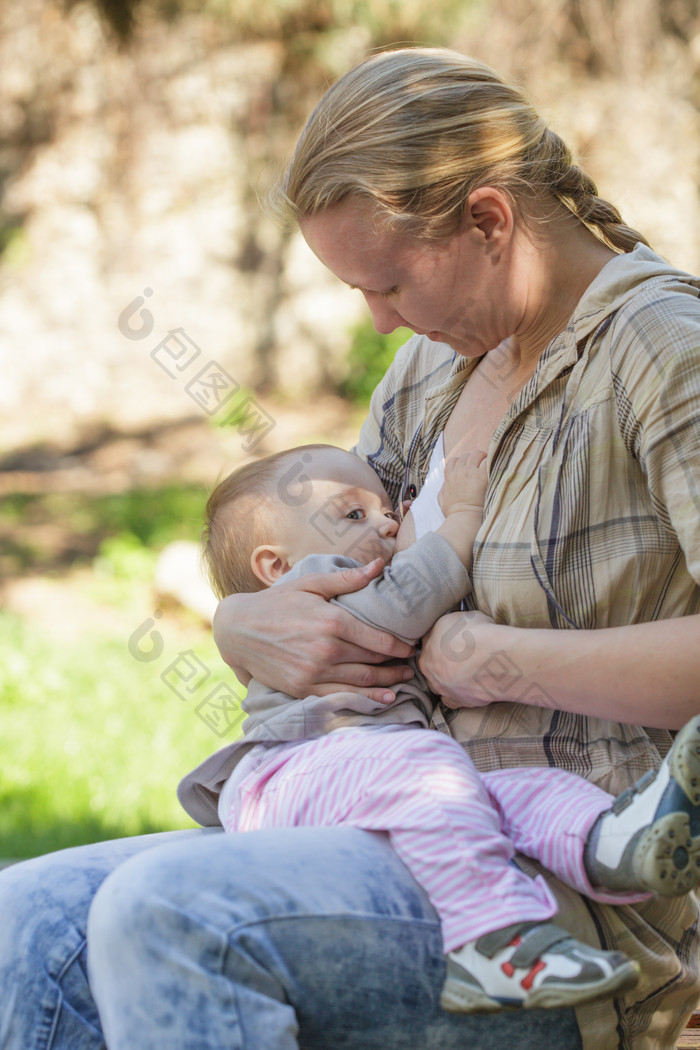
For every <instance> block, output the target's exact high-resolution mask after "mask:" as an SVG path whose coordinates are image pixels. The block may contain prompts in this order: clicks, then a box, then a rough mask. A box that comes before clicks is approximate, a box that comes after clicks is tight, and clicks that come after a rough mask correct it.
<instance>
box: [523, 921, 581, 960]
mask: <svg viewBox="0 0 700 1050" xmlns="http://www.w3.org/2000/svg"><path fill="white" fill-rule="evenodd" d="M568 940H571V934H570V933H567V932H566V930H562V929H560V928H559V927H558V926H555V925H554V923H552V922H548V923H545V924H544V925H543V926H537V927H535V929H534V930H532V931H531V932H530V933H526V934H525V936H524V937H523V940H522V944H519V945H518V947H517V948H516V949H515V951H514V952H513V954H512V955H511V957H510V962H511V963H512V965H513V966H532V965H533V963H536V962H537V960H538V959H539V958H540V956H541V955H543V954H544V952H546V951H547V949H548V948H552V947H553V946H554V945H555V944H561V942H562V941H568Z"/></svg>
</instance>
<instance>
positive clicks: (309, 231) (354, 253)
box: [301, 201, 514, 357]
mask: <svg viewBox="0 0 700 1050" xmlns="http://www.w3.org/2000/svg"><path fill="white" fill-rule="evenodd" d="M301 232H302V234H303V235H304V238H305V240H306V242H307V244H308V245H309V247H310V248H311V250H312V251H313V252H314V254H315V255H316V256H317V257H318V258H319V259H320V260H321V262H322V263H323V264H324V265H325V266H327V267H328V269H329V270H331V271H332V272H333V273H334V274H335V275H336V276H337V277H339V278H340V279H341V281H344V282H345V284H348V285H350V287H352V288H357V289H359V291H361V292H362V294H363V295H364V297H365V299H366V300H367V305H368V306H369V308H370V310H371V312H372V319H373V322H374V326H375V328H376V329H377V331H378V332H383V333H389V332H393V331H394V329H396V328H400V327H401V326H406V327H407V328H411V329H412V330H413V331H414V332H416V333H417V334H418V335H426V336H428V337H429V338H430V339H433V340H435V341H436V342H442V343H447V344H448V345H449V346H451V347H452V349H453V350H455V351H456V352H457V353H459V354H462V355H464V356H465V357H477V356H480V355H481V354H483V353H485V352H486V351H487V350H491V349H493V348H494V347H495V346H497V345H498V344H499V343H500V342H501V340H502V339H505V338H506V337H507V336H509V335H511V334H512V332H513V331H514V328H513V327H512V326H509V322H508V316H507V309H506V295H505V290H504V289H505V285H504V281H503V275H502V267H501V266H500V265H499V260H500V258H502V254H501V256H499V253H497V252H494V251H493V250H490V251H489V250H487V247H486V245H487V243H488V242H487V239H485V238H484V236H483V231H481V230H480V229H479V228H478V227H477V226H475V225H474V224H472V225H467V224H465V228H464V230H463V231H461V232H458V233H457V234H455V235H454V236H453V237H451V238H450V239H449V240H447V241H440V242H435V243H429V242H426V241H419V240H417V239H416V238H410V237H407V236H406V235H405V234H401V233H396V232H393V231H390V230H387V229H382V227H381V226H380V225H379V224H378V223H377V222H375V221H373V219H372V213H371V211H370V210H369V208H368V207H367V206H366V205H364V204H361V203H359V202H357V201H348V202H346V203H343V204H340V205H337V206H335V207H333V208H329V209H327V210H326V211H324V212H320V213H318V214H317V215H312V216H307V217H306V218H304V219H303V220H302V222H301Z"/></svg>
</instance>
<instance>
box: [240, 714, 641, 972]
mask: <svg viewBox="0 0 700 1050" xmlns="http://www.w3.org/2000/svg"><path fill="white" fill-rule="evenodd" d="M261 755H262V758H261ZM233 778H235V779H234V780H232V781H231V782H230V783H229V784H228V785H227V786H226V787H225V789H224V796H223V798H224V805H225V806H228V808H227V810H226V811H225V812H223V813H221V816H222V823H223V825H224V827H225V829H226V830H227V831H253V830H258V829H261V828H281V827H293V826H298V825H304V826H309V825H312V826H316V827H321V826H326V827H327V826H334V825H340V824H344V825H350V826H353V827H358V828H364V829H365V830H368V831H385V832H387V833H388V834H389V836H390V839H391V843H392V846H393V848H394V849H395V850H396V852H397V854H398V855H399V857H400V858H401V860H402V861H403V862H404V863H405V865H406V866H407V868H408V869H409V870H410V871H411V873H412V875H413V876H414V878H415V879H416V881H417V882H419V883H420V884H421V885H422V886H423V888H424V889H425V891H426V893H427V894H428V896H429V897H430V900H431V902H432V904H433V906H434V908H435V910H436V911H437V913H438V915H439V917H440V922H441V926H442V936H443V944H444V949H445V952H449V951H452V950H453V949H454V948H458V947H460V946H461V945H463V944H466V942H467V941H471V940H475V939H476V938H477V937H480V936H481V935H482V934H484V933H489V932H491V931H493V930H498V929H501V928H502V927H504V926H508V925H510V924H511V923H513V922H522V921H525V920H538V921H546V920H547V919H549V918H551V917H552V916H553V915H554V914H556V911H557V905H556V900H555V898H554V895H553V894H552V892H551V890H550V889H549V888H548V886H547V884H546V882H545V881H544V879H543V878H542V877H541V876H538V877H537V878H535V879H532V878H530V877H529V876H527V875H525V874H524V873H523V872H522V871H520V870H519V869H518V868H517V867H516V866H515V865H514V864H512V863H510V862H511V860H512V858H513V856H514V854H515V852H516V851H519V852H521V853H524V854H526V855H527V856H530V857H534V858H535V859H536V860H539V861H540V862H541V863H542V864H543V865H544V866H545V867H546V868H548V869H549V870H550V871H551V872H553V874H555V875H556V876H557V877H558V878H559V879H561V880H562V881H563V882H565V883H567V884H568V885H569V886H572V887H573V888H574V889H576V890H578V891H579V892H580V893H583V894H585V895H586V896H588V897H592V898H593V899H594V900H596V901H600V902H602V903H612V904H626V903H635V902H637V901H640V900H646V899H647V897H648V894H620V893H605V892H599V891H597V890H594V889H593V887H592V886H591V885H590V883H589V881H588V878H587V877H586V872H585V868H584V864H583V847H584V844H585V841H586V837H587V835H588V832H589V830H590V828H591V827H592V826H593V824H594V822H595V819H596V817H597V816H598V815H599V814H600V813H601V812H602V811H603V810H605V809H608V808H609V806H610V805H611V803H612V800H613V796H612V795H608V794H607V793H606V792H605V791H601V789H600V788H598V787H596V786H595V785H594V784H591V783H590V782H589V781H587V780H584V779H583V778H581V777H578V776H575V775H574V774H572V773H567V772H565V771H564V770H560V769H543V768H539V767H529V768H526V769H504V770H498V771H496V772H493V773H483V774H479V773H478V772H477V770H476V768H475V766H474V765H473V763H472V762H471V760H470V759H469V758H468V757H467V756H466V755H465V753H464V751H463V750H462V748H461V747H460V746H459V744H457V743H456V741H454V740H452V738H451V737H448V736H445V735H443V734H441V733H437V732H433V731H429V730H424V729H403V728H398V727H396V728H395V727H390V728H382V729H348V730H342V731H340V732H335V733H331V734H330V735H328V736H324V737H319V738H318V739H314V740H308V741H301V742H299V743H298V744H296V743H294V744H281V745H279V746H274V747H273V748H271V749H270V750H266V751H263V750H262V749H255V750H254V751H253V752H251V753H250V754H249V755H248V756H247V757H246V758H245V759H244V760H243V762H242V763H241V764H240V766H239V767H238V769H237V770H236V771H235V772H234V774H233Z"/></svg>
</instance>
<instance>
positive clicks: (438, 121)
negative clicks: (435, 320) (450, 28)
mask: <svg viewBox="0 0 700 1050" xmlns="http://www.w3.org/2000/svg"><path fill="white" fill-rule="evenodd" d="M485 185H492V186H497V187H500V188H502V189H503V190H505V191H507V192H508V193H509V194H510V196H511V198H512V199H513V200H514V202H516V204H517V203H520V204H525V202H526V201H527V200H528V198H532V199H536V200H538V201H545V202H546V201H552V202H554V201H559V202H560V203H561V204H562V205H563V206H564V207H565V208H566V209H567V210H568V211H569V212H571V214H572V215H574V216H575V217H576V218H577V219H578V220H579V221H580V222H582V223H583V224H584V226H586V227H587V228H588V229H589V230H590V231H591V232H592V233H593V234H595V236H596V237H597V238H598V239H599V240H601V241H602V242H603V243H604V244H606V245H608V246H609V247H610V248H612V249H613V250H614V251H616V252H627V251H631V250H632V248H633V247H634V246H635V244H637V243H638V242H639V241H644V238H643V237H642V235H641V234H639V233H637V231H636V230H633V229H631V228H630V227H628V226H626V225H625V224H624V223H623V222H622V219H621V217H620V213H619V212H618V211H617V209H616V208H614V207H613V205H612V204H609V203H608V202H607V201H605V200H602V199H601V198H600V197H599V196H598V192H597V189H596V186H595V184H594V182H593V181H592V180H591V179H590V178H589V177H588V176H587V175H586V174H585V173H584V172H583V171H582V170H581V169H580V168H579V167H577V166H576V165H575V164H573V163H572V158H571V153H570V152H569V150H568V149H567V147H566V145H565V144H564V142H563V141H562V139H561V138H559V136H558V135H556V134H555V133H554V132H553V131H551V130H550V129H549V128H548V127H547V126H546V125H545V123H544V121H543V120H542V119H541V118H540V117H539V116H538V114H537V113H536V112H535V110H534V108H533V107H532V105H531V103H530V102H529V101H528V99H527V98H526V97H525V95H524V93H523V92H522V91H521V90H520V89H519V88H517V87H516V86H514V85H512V84H509V83H507V82H506V81H505V80H503V79H502V78H501V77H500V76H499V75H498V74H497V73H496V72H494V70H492V69H490V68H489V67H488V66H486V65H484V64H483V63H481V62H478V61H476V60H475V59H472V58H467V57H466V56H464V55H461V54H458V53H457V52H454V51H449V50H446V49H442V48H404V49H401V50H397V51H386V52H382V53H380V54H377V55H374V56H373V57H372V58H370V59H368V60H367V61H365V62H363V63H362V64H361V65H359V66H357V67H356V68H355V69H353V70H351V71H350V72H349V73H347V74H346V75H345V76H344V77H342V78H341V79H340V80H339V81H338V82H337V83H336V84H334V85H333V87H331V88H330V90H329V91H328V92H327V93H326V94H325V95H324V97H323V98H322V99H321V101H320V102H319V104H318V105H317V107H316V108H315V110H314V111H313V113H312V114H311V116H310V117H309V120H308V122H307V124H306V127H305V128H304V130H303V132H302V134H301V137H300V139H299V142H298V144H297V148H296V150H295V153H294V155H293V157H292V160H291V162H290V164H289V167H288V168H287V171H286V173H285V174H284V176H283V178H282V180H281V182H280V183H279V185H278V187H277V189H276V191H275V192H274V193H273V195H272V198H271V200H272V205H273V208H274V210H275V211H276V212H277V214H278V215H279V216H280V217H282V218H283V219H284V220H286V221H290V220H295V221H298V220H299V219H300V218H303V217H304V216H307V215H314V214H316V213H318V212H320V211H323V210H324V209H326V208H329V207H331V206H333V205H336V204H340V203H341V202H342V201H345V200H346V199H348V198H350V197H354V198H360V199H366V200H367V201H368V202H369V203H371V204H372V205H373V206H374V207H375V208H376V209H377V210H378V213H379V215H380V217H381V218H383V219H384V220H385V221H386V222H387V223H388V225H389V226H390V227H391V228H393V229H396V230H399V231H402V232H405V233H406V234H409V235H412V236H415V237H418V238H422V239H427V240H441V239H444V238H447V237H450V236H451V235H452V234H454V233H455V232H456V230H457V229H458V228H459V225H460V222H461V220H462V216H463V213H464V208H465V205H466V202H467V199H468V197H469V195H470V193H471V192H472V191H473V190H475V189H477V188H478V187H479V186H485ZM644 243H646V242H644Z"/></svg>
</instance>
